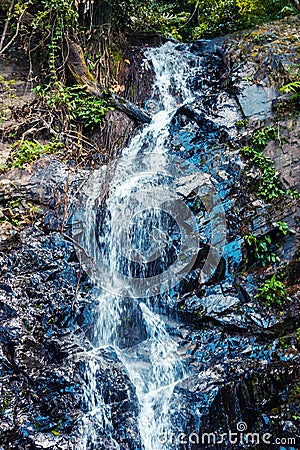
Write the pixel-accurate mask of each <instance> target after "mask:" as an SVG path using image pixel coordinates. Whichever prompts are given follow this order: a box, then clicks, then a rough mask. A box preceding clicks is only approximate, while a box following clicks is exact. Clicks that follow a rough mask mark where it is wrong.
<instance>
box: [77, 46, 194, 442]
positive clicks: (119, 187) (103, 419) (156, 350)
mask: <svg viewBox="0 0 300 450" xmlns="http://www.w3.org/2000/svg"><path fill="white" fill-rule="evenodd" d="M178 47H179V46H178V44H175V43H172V42H167V43H166V44H164V45H163V46H161V47H159V48H151V49H148V50H147V51H146V52H145V57H146V59H147V60H148V61H149V62H151V63H152V65H153V69H154V73H155V81H154V87H153V97H152V99H151V100H150V101H149V102H148V106H149V108H150V107H151V110H152V114H153V120H152V122H151V123H150V124H149V125H146V126H144V128H143V129H142V130H141V131H140V133H139V134H138V135H136V136H135V137H134V138H133V139H132V141H131V143H130V144H129V146H128V147H127V148H125V149H124V150H123V153H122V156H121V158H120V159H119V160H118V161H117V162H116V164H115V165H114V166H113V167H112V168H109V167H104V168H102V169H101V170H100V171H97V173H96V174H93V176H92V178H91V180H90V183H89V188H88V189H86V192H87V195H88V196H89V198H88V201H87V204H86V207H85V209H84V212H83V214H84V223H85V227H84V230H83V235H82V236H81V238H80V246H81V247H82V248H84V256H83V257H82V258H83V259H85V261H84V262H83V263H85V264H86V270H87V271H89V272H90V274H91V276H92V279H93V282H94V284H95V286H96V292H97V298H98V317H97V323H96V324H95V327H94V335H93V337H92V339H91V341H92V344H93V350H92V351H91V352H90V354H89V355H88V356H87V359H88V364H87V365H86V372H87V374H86V382H87V385H86V389H85V405H86V410H87V411H86V415H85V418H84V421H83V424H82V430H81V431H82V434H83V436H84V438H83V442H82V444H81V448H82V449H84V450H87V449H93V448H99V447H98V446H97V445H96V434H97V432H96V430H97V428H101V429H103V428H104V429H105V430H107V433H110V432H111V427H112V424H111V418H110V412H109V408H108V407H107V406H106V405H105V402H104V400H103V398H102V397H101V392H98V391H99V389H98V391H97V386H96V381H95V380H96V376H97V352H99V351H100V350H101V349H107V350H108V351H109V350H110V349H113V351H114V352H116V355H117V357H118V359H119V360H120V361H121V362H122V363H123V365H124V367H125V369H126V371H127V373H128V375H129V378H130V380H131V383H132V384H133V385H134V387H135V391H136V395H137V399H138V403H139V416H138V428H139V433H140V436H141V441H142V447H143V449H144V450H160V449H162V448H163V449H166V450H167V449H171V448H172V449H174V448H176V447H175V446H174V443H173V444H172V445H171V444H170V445H169V446H168V444H162V443H161V441H160V439H159V436H162V434H163V433H165V432H169V431H170V430H171V429H172V423H171V421H170V411H169V403H170V398H171V396H172V392H173V389H174V387H175V386H176V384H177V383H178V382H180V381H181V380H182V379H183V378H184V377H185V376H186V368H185V367H184V364H183V363H182V361H180V358H179V356H178V354H177V347H178V344H177V343H176V341H175V340H174V339H173V338H172V337H171V336H170V334H169V333H168V329H167V326H166V323H165V322H164V319H163V317H162V315H161V314H159V312H158V311H157V309H156V308H155V296H157V295H159V294H161V295H163V299H164V301H165V302H166V303H168V301H169V300H170V292H172V291H173V292H174V289H176V284H177V283H178V281H180V279H182V278H183V277H184V275H185V274H186V273H187V272H188V271H189V269H190V268H191V267H192V265H193V263H194V260H195V257H196V256H197V252H198V246H199V244H198V241H197V239H198V237H197V236H198V234H199V229H198V222H195V220H194V219H193V218H192V217H191V214H190V213H189V212H188V208H187V206H186V205H185V204H184V202H183V201H182V200H178V198H177V199H173V197H172V195H173V194H172V189H174V180H172V174H173V175H174V174H175V175H174V176H175V178H176V176H177V178H179V179H180V177H182V179H180V181H179V182H177V185H176V189H177V191H178V192H180V189H183V188H182V186H183V185H184V183H186V184H189V183H191V186H192V185H193V174H192V173H191V172H190V171H189V170H188V168H187V167H185V165H184V164H181V166H180V167H177V166H178V164H179V165H180V163H178V164H177V160H176V158H175V157H174V158H173V157H171V159H170V158H169V155H168V145H167V142H168V139H169V135H170V131H169V126H170V123H171V120H172V118H173V116H174V114H175V113H176V111H177V110H178V108H179V107H180V106H182V105H184V104H187V103H189V102H192V101H194V100H195V95H196V94H194V93H193V92H192V89H191V87H190V85H191V79H192V77H193V76H194V75H196V74H197V73H198V71H199V70H200V68H201V62H202V59H201V57H196V56H195V55H194V54H192V53H191V52H190V51H189V46H180V47H179V48H178ZM173 166H174V167H173ZM173 178H174V177H173ZM99 193H100V194H99ZM178 202H179V203H178ZM103 205H105V213H104V212H103ZM161 205H163V206H161ZM178 210H180V214H181V219H180V220H181V222H182V224H183V225H182V224H181V225H180V223H179V222H180V220H174V218H173V217H172V216H173V215H176V213H177V212H178ZM180 234H183V235H184V237H182V236H180ZM193 247H194V248H193ZM87 255H88V256H87ZM182 255H183V256H182ZM178 256H180V257H178ZM176 259H177V260H179V263H178V264H179V265H178V267H176V269H174V270H173V271H169V272H168V270H167V268H168V266H169V265H171V266H172V265H174V264H175V263H174V261H175V260H176ZM91 261H92V263H91ZM165 273H166V274H167V275H164V274H165ZM153 299H154V300H153ZM136 311H138V314H139V316H138V317H139V320H140V324H139V326H138V330H137V333H136V334H137V335H139V334H140V336H137V337H136V339H135V342H132V341H133V339H132V337H131V336H130V335H129V337H127V340H125V341H124V338H122V331H121V330H122V327H123V325H124V323H125V320H126V317H127V316H128V315H129V316H130V314H132V313H133V312H135V313H136ZM139 327H140V329H141V330H143V332H142V331H139ZM112 445H113V447H111V448H116V449H117V448H120V447H119V444H118V443H117V442H115V441H113V444H112Z"/></svg>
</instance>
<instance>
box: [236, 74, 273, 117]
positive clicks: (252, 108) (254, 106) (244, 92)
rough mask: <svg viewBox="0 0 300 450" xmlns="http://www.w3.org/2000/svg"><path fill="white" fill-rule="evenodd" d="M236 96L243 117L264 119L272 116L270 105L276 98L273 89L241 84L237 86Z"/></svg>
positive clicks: (245, 83)
mask: <svg viewBox="0 0 300 450" xmlns="http://www.w3.org/2000/svg"><path fill="white" fill-rule="evenodd" d="M238 89H239V94H238V95H237V98H238V101H239V104H240V106H241V109H242V111H243V114H244V116H245V117H251V118H252V119H251V120H253V118H255V117H257V118H260V119H266V118H268V117H271V116H272V105H273V101H274V99H276V97H277V96H278V94H277V91H276V90H275V89H274V88H267V87H264V86H260V85H257V84H249V83H247V82H242V83H240V84H239V85H238Z"/></svg>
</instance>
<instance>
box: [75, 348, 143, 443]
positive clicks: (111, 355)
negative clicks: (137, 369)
mask: <svg viewBox="0 0 300 450" xmlns="http://www.w3.org/2000/svg"><path fill="white" fill-rule="evenodd" d="M87 356H88V355H87ZM78 368H79V374H80V375H81V377H82V378H83V379H84V380H85V383H86V387H85V389H87V391H86V394H85V397H86V398H88V397H89V396H95V398H96V399H97V403H98V405H99V406H98V408H101V409H102V415H103V417H105V416H106V417H109V419H110V421H111V424H112V427H111V426H108V425H107V427H106V426H105V424H104V423H103V422H102V421H101V415H97V416H94V415H93V412H92V411H89V410H87V409H86V408H87V407H88V406H89V405H90V403H89V402H88V403H87V404H86V405H84V406H83V408H84V410H85V418H84V422H83V430H84V433H85V434H86V435H87V448H92V446H94V445H95V444H96V445H97V448H101V449H102V448H103V449H104V448H114V444H115V443H116V442H118V445H120V448H124V449H125V448H128V449H132V450H138V449H139V448H140V446H141V442H140V436H139V430H138V427H137V416H138V412H139V407H138V401H137V398H136V393H135V389H134V387H133V386H132V384H131V381H130V379H129V377H128V374H127V373H126V371H125V369H124V366H123V365H122V363H121V362H120V360H119V359H118V356H117V355H116V353H115V351H114V350H113V349H110V348H108V349H101V350H99V351H97V353H95V352H94V353H93V355H91V356H90V357H89V360H88V361H86V362H84V361H80V362H79V363H78ZM89 376H91V381H92V385H89ZM94 382H95V386H94ZM89 389H91V391H90V390H89ZM97 417H98V418H97ZM99 417H100V422H99ZM93 430H95V432H96V435H95V433H94V431H93ZM89 436H90V437H92V436H94V440H93V441H90V438H89ZM90 446H91V447H90Z"/></svg>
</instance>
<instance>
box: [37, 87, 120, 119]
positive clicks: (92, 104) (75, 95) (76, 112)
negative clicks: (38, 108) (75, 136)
mask: <svg viewBox="0 0 300 450" xmlns="http://www.w3.org/2000/svg"><path fill="white" fill-rule="evenodd" d="M35 91H36V92H37V94H38V95H39V96H40V97H41V98H42V99H43V100H44V101H45V102H46V103H47V104H48V106H50V108H54V109H60V110H62V109H65V110H67V111H68V113H69V117H70V119H71V120H74V121H78V122H80V123H82V124H83V126H84V127H94V126H95V125H97V124H100V125H101V124H103V123H104V120H105V114H106V113H107V111H108V110H110V109H113V108H112V107H111V106H109V103H108V102H107V101H106V100H104V99H102V98H98V97H95V96H92V95H91V94H89V93H88V92H86V91H85V90H84V89H83V88H82V86H72V87H65V86H64V85H63V84H62V83H60V82H56V83H55V84H54V85H53V86H51V85H48V86H46V88H43V87H42V86H37V87H36V88H35Z"/></svg>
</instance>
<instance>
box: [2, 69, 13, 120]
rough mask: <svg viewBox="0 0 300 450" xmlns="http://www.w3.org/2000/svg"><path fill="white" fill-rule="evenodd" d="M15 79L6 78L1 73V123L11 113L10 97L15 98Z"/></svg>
mask: <svg viewBox="0 0 300 450" xmlns="http://www.w3.org/2000/svg"><path fill="white" fill-rule="evenodd" d="M14 85H15V81H14V80H5V79H4V78H3V77H2V76H1V75H0V123H2V122H3V121H4V120H5V119H7V117H8V115H9V110H10V108H9V104H8V103H9V99H11V98H15V96H16V95H15V87H14Z"/></svg>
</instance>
